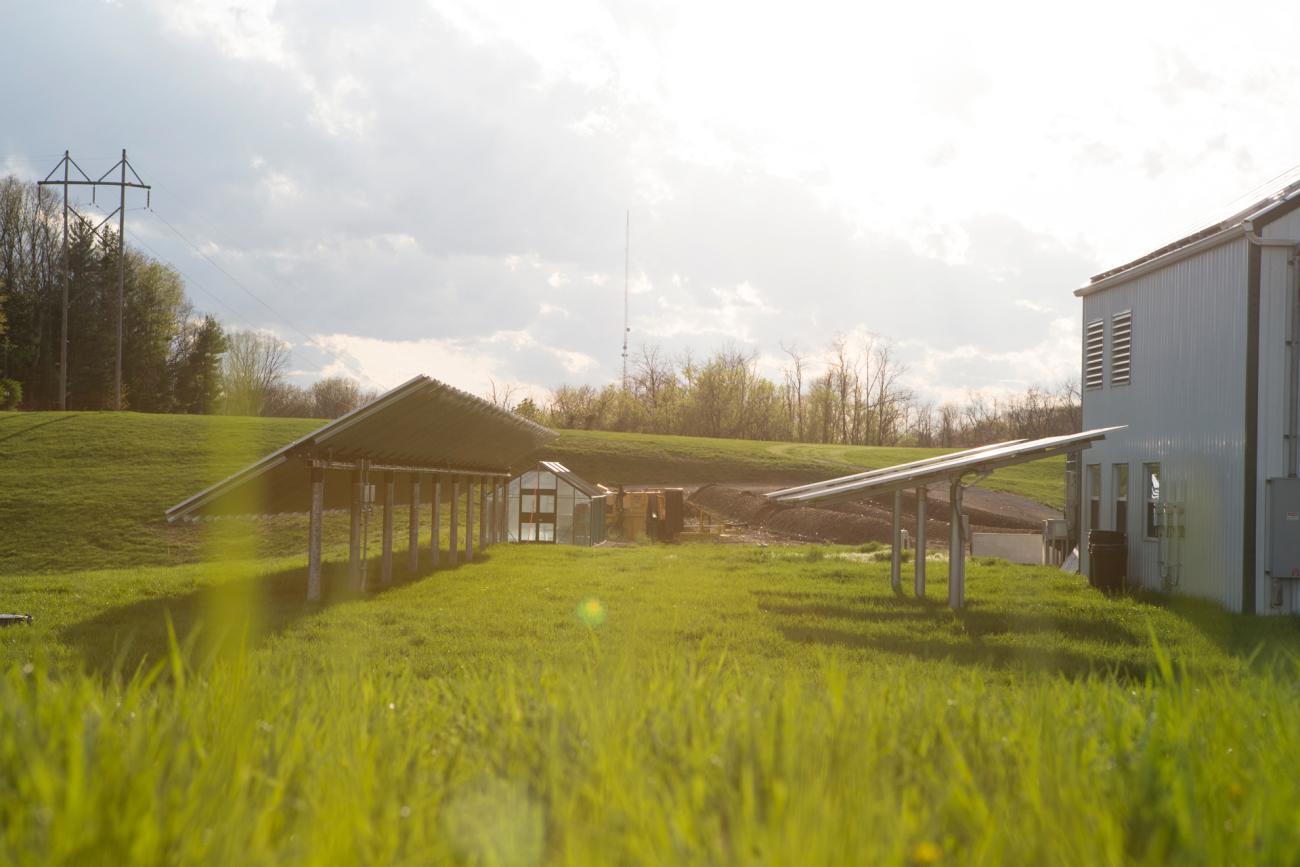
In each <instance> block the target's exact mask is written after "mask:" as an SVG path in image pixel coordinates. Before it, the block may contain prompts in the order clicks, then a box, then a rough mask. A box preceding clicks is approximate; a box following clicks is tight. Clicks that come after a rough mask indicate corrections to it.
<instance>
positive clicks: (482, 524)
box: [478, 477, 488, 551]
mask: <svg viewBox="0 0 1300 867" xmlns="http://www.w3.org/2000/svg"><path fill="white" fill-rule="evenodd" d="M487 546H488V480H487V479H485V478H482V477H480V478H479V480H478V549H479V550H480V551H485V550H487Z"/></svg>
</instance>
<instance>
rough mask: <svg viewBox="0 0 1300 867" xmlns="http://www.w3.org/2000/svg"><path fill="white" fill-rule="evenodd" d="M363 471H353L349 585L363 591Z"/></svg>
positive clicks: (349, 540) (349, 534) (349, 539)
mask: <svg viewBox="0 0 1300 867" xmlns="http://www.w3.org/2000/svg"><path fill="white" fill-rule="evenodd" d="M361 478H362V476H361V470H353V471H352V522H351V524H350V526H349V533H348V583H349V584H350V585H351V587H352V589H353V590H354V591H356V590H360V589H361V496H362V489H361Z"/></svg>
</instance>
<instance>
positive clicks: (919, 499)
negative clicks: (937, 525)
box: [912, 488, 926, 599]
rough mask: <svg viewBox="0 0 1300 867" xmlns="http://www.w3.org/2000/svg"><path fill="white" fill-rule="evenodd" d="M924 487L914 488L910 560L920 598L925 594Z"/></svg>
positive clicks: (917, 594)
mask: <svg viewBox="0 0 1300 867" xmlns="http://www.w3.org/2000/svg"><path fill="white" fill-rule="evenodd" d="M925 498H926V492H925V488H917V489H916V559H915V560H913V561H912V566H913V567H914V573H913V574H914V576H915V577H914V581H915V590H916V598H917V599H921V598H923V597H924V596H925Z"/></svg>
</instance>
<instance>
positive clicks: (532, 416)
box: [514, 397, 543, 423]
mask: <svg viewBox="0 0 1300 867" xmlns="http://www.w3.org/2000/svg"><path fill="white" fill-rule="evenodd" d="M514 412H515V415H517V416H520V417H522V418H526V419H528V420H529V421H535V422H538V423H540V422H541V420H542V415H543V413H542V410H541V408H540V407H539V406H538V405H537V403H536V402H535V401H534V400H533V399H532V398H531V397H526V398H524V399H523V400H521V401H519V403H517V404H515V409H514Z"/></svg>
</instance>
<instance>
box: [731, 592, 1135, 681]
mask: <svg viewBox="0 0 1300 867" xmlns="http://www.w3.org/2000/svg"><path fill="white" fill-rule="evenodd" d="M755 595H756V596H758V597H759V602H758V608H759V610H760V611H763V612H765V613H767V614H770V615H773V616H774V617H775V618H776V623H775V626H776V629H777V631H778V632H780V634H781V635H782V636H783V637H784V638H785V639H786V640H788V641H792V642H797V643H800V644H821V645H828V646H834V647H844V648H855V649H870V650H874V651H881V652H885V653H889V654H894V655H899V656H910V657H913V658H916V659H924V660H947V661H949V662H953V663H956V664H959V665H970V666H982V667H987V668H993V669H1007V670H1013V671H1022V672H1024V671H1032V672H1045V673H1050V674H1058V675H1062V676H1066V677H1071V678H1076V677H1085V676H1087V675H1089V674H1093V673H1095V674H1106V675H1110V676H1114V677H1118V678H1120V679H1127V678H1134V679H1137V680H1142V679H1144V678H1145V677H1146V676H1147V675H1148V674H1154V673H1155V665H1156V662H1155V659H1154V656H1153V655H1152V654H1151V652H1150V643H1149V640H1148V639H1147V637H1146V636H1145V635H1138V634H1135V633H1134V632H1132V631H1130V630H1129V629H1127V628H1126V627H1125V626H1124V625H1123V624H1121V623H1118V622H1115V621H1112V620H1109V619H1106V618H1105V617H1104V614H1105V611H1104V609H1098V610H1097V611H1096V615H1097V616H1095V617H1092V616H1088V615H1087V613H1086V611H1078V610H1068V609H1067V610H1063V611H1062V613H1061V614H1054V615H1048V614H1044V613H1036V612H1027V611H1026V612H1008V611H1005V610H1000V609H988V608H980V607H976V606H970V607H967V608H966V609H964V610H962V611H951V610H950V609H949V608H948V607H947V604H946V603H945V602H944V601H941V600H939V599H934V598H924V599H916V598H914V597H911V596H904V595H900V596H888V597H875V598H872V599H871V600H870V602H869V603H867V604H861V605H857V604H853V602H852V601H851V600H846V599H845V598H843V597H836V596H832V595H825V594H818V593H809V592H798V591H796V592H779V591H756V593H755ZM1063 640H1064V641H1068V642H1069V644H1071V645H1076V646H1077V644H1086V645H1091V646H1093V647H1095V648H1096V652H1088V651H1081V650H1078V649H1076V646H1066V644H1065V643H1063Z"/></svg>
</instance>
